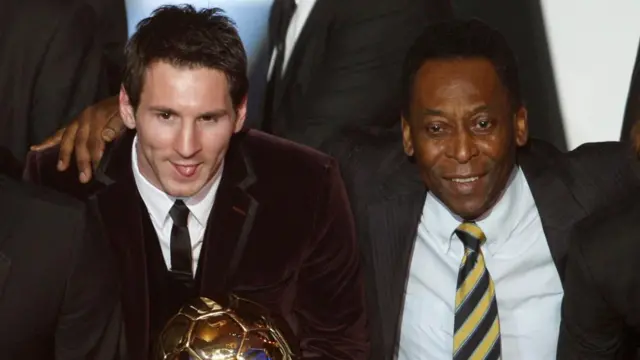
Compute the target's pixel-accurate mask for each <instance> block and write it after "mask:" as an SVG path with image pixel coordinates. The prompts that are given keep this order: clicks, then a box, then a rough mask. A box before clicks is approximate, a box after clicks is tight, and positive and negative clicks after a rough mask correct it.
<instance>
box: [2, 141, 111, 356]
mask: <svg viewBox="0 0 640 360" xmlns="http://www.w3.org/2000/svg"><path fill="white" fill-rule="evenodd" d="M5 154H7V155H8V150H7V151H6V152H4V151H1V152H0V358H2V359H23V360H40V359H51V360H53V359H55V360H115V359H116V358H117V354H118V343H119V341H118V340H119V337H120V334H121V330H122V329H121V325H122V317H121V316H122V314H121V311H120V307H119V299H118V292H119V283H118V279H117V275H116V270H115V266H114V263H113V261H112V260H113V258H112V256H111V255H112V254H111V253H112V252H111V251H110V249H109V244H108V242H107V240H106V239H105V238H104V236H103V234H101V233H100V232H99V231H98V229H97V227H96V226H95V225H96V224H95V221H92V220H94V219H95V217H94V216H91V213H92V211H91V210H90V209H89V208H87V207H86V206H85V205H84V204H82V202H80V201H77V200H75V199H73V198H70V197H68V196H63V195H62V194H59V193H56V192H55V191H51V190H48V189H42V188H40V187H37V186H34V185H33V184H26V183H22V182H21V181H20V176H19V174H18V177H17V179H16V178H14V177H12V175H14V174H15V172H14V170H15V168H13V166H12V165H10V164H12V162H13V161H12V159H10V158H9V159H7V158H5ZM7 165H10V166H9V167H7Z"/></svg>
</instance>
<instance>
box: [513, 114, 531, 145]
mask: <svg viewBox="0 0 640 360" xmlns="http://www.w3.org/2000/svg"><path fill="white" fill-rule="evenodd" d="M513 121H514V124H513V129H514V136H515V138H516V144H517V145H518V146H524V145H526V144H527V141H528V140H529V118H528V113H527V109H526V108H525V107H524V106H521V107H520V108H519V109H518V111H516V114H515V117H514V119H513Z"/></svg>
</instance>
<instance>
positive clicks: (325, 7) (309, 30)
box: [271, 0, 334, 110]
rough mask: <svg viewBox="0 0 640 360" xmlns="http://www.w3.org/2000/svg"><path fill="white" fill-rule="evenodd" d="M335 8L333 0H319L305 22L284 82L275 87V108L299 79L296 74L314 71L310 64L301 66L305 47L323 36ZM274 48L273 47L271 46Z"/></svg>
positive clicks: (283, 79) (292, 52)
mask: <svg viewBox="0 0 640 360" xmlns="http://www.w3.org/2000/svg"><path fill="white" fill-rule="evenodd" d="M333 8H334V4H333V1H331V0H317V1H316V3H315V4H314V6H313V9H312V10H311V13H310V14H309V17H308V18H307V21H306V22H305V24H304V26H303V28H302V31H301V32H300V35H299V36H298V38H297V39H296V41H295V44H294V46H293V50H292V51H291V56H290V58H289V60H288V62H287V67H286V68H285V69H284V73H283V74H282V80H280V81H282V83H281V84H279V85H278V86H276V87H275V89H276V91H275V93H274V96H273V98H274V107H273V108H274V109H276V110H277V109H278V107H279V106H280V105H281V103H282V101H283V97H284V96H285V94H286V93H287V91H288V90H289V89H290V88H291V87H292V86H293V82H294V81H295V80H296V79H297V76H296V74H298V73H299V72H300V71H312V69H311V68H309V66H311V65H312V64H308V66H301V64H300V62H301V61H303V60H305V58H304V56H303V55H304V54H305V49H306V48H307V47H309V46H310V45H311V43H312V42H313V37H321V38H322V37H323V36H324V34H323V32H325V31H326V28H327V26H323V23H328V22H329V19H330V17H331V11H332V9H333ZM275 31H276V30H275V29H271V32H272V33H275ZM271 49H272V50H273V47H271Z"/></svg>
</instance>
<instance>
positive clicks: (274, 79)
mask: <svg viewBox="0 0 640 360" xmlns="http://www.w3.org/2000/svg"><path fill="white" fill-rule="evenodd" d="M272 11H273V13H272V16H271V21H272V22H273V24H275V25H274V26H272V32H271V34H269V36H270V39H269V44H270V49H271V51H272V52H273V51H274V50H276V58H275V59H274V62H273V68H272V70H271V77H270V78H269V82H268V83H267V89H266V92H265V99H264V105H265V111H264V119H263V130H265V131H267V132H272V129H271V126H272V117H273V111H274V106H275V104H274V102H275V99H274V97H275V94H276V88H277V87H278V86H279V85H280V83H281V81H280V78H281V77H282V72H283V71H284V69H283V65H284V53H285V42H286V39H287V30H288V29H289V23H290V22H291V18H292V17H293V14H294V13H295V11H296V2H295V0H275V2H274V3H273V10H272Z"/></svg>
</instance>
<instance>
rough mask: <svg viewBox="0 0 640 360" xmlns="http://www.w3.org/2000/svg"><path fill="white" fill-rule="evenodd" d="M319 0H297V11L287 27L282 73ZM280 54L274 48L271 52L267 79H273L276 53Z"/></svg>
mask: <svg viewBox="0 0 640 360" xmlns="http://www.w3.org/2000/svg"><path fill="white" fill-rule="evenodd" d="M316 1H317V0H295V2H296V11H295V12H294V13H293V16H292V17H291V22H290V23H289V27H288V28H287V38H286V39H285V43H284V59H283V61H282V70H283V71H282V72H281V73H280V74H284V69H286V68H287V63H288V62H289V58H291V53H292V52H293V48H294V46H295V44H296V41H297V40H298V37H299V36H300V33H301V32H302V29H303V28H304V24H305V23H306V22H307V19H308V18H309V14H311V10H313V6H314V5H315V3H316ZM277 54H278V50H277V49H275V48H274V49H273V52H272V53H271V63H270V64H269V72H268V73H267V79H271V73H272V72H273V66H274V63H275V60H276V55H277Z"/></svg>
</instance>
